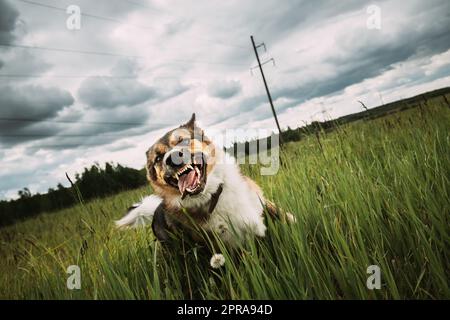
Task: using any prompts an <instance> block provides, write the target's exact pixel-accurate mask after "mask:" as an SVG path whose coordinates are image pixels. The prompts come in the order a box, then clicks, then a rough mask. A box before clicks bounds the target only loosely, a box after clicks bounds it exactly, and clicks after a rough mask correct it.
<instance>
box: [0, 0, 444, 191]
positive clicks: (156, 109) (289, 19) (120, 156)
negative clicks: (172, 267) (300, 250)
mask: <svg viewBox="0 0 450 320" xmlns="http://www.w3.org/2000/svg"><path fill="white" fill-rule="evenodd" d="M337 3H338V2H336V1H327V0H322V1H306V0H284V1H279V0H264V1H261V0H244V1H242V0H239V1H238V0H227V1H211V0H195V1H186V0H177V1H172V0H133V1H126V0H97V1H88V0H0V44H1V45H0V159H1V165H0V198H1V199H5V198H6V199H8V198H14V197H15V196H16V194H17V190H18V189H21V188H23V187H29V188H30V190H31V191H32V192H45V191H46V190H47V189H48V188H49V187H52V186H55V185H56V183H57V182H62V183H63V184H65V185H67V181H66V180H65V177H64V173H65V172H66V171H67V172H68V173H69V174H71V175H73V174H74V173H75V172H80V171H81V169H82V168H83V167H84V166H87V165H91V164H93V163H94V162H99V163H104V162H105V161H114V162H119V163H121V164H124V165H128V166H132V167H135V168H142V167H143V165H144V163H145V158H144V151H145V150H146V149H147V148H148V147H149V146H150V145H151V144H152V142H153V141H154V139H155V138H157V137H158V136H160V135H161V134H162V133H163V132H165V131H166V130H167V129H168V128H172V127H173V126H176V125H178V124H179V123H181V122H184V121H185V120H187V119H188V118H189V116H190V114H191V113H192V112H193V111H195V112H196V113H197V117H198V119H200V122H201V124H202V125H203V126H204V127H207V128H210V130H224V129H233V128H255V129H256V128H263V129H274V126H275V125H274V120H273V118H272V117H271V111H270V108H269V105H268V103H267V98H266V95H265V91H264V87H263V84H262V81H261V77H260V75H259V74H258V70H256V69H255V70H253V75H252V73H251V72H250V69H251V68H252V67H253V66H255V63H256V62H255V56H254V52H253V48H252V47H251V43H250V37H249V36H250V35H254V36H255V40H256V41H257V42H258V43H259V42H262V41H264V43H265V44H266V47H267V52H264V50H263V48H260V50H261V51H260V53H261V59H263V60H264V61H265V60H267V59H270V58H272V57H273V58H274V59H275V62H276V66H273V64H271V63H268V64H266V65H265V66H264V68H265V72H266V76H267V79H268V84H269V86H270V88H271V91H272V94H273V97H274V102H275V106H276V108H277V110H278V113H279V120H280V123H281V125H282V127H287V126H291V127H298V126H301V125H303V124H304V123H305V122H310V121H312V120H321V119H322V118H323V117H327V118H333V117H337V116H341V115H344V114H348V113H353V112H358V111H361V110H360V105H359V104H358V103H357V100H362V101H364V102H365V104H366V105H367V106H369V107H375V106H377V105H379V104H380V103H381V100H383V101H384V102H389V101H394V100H397V99H400V98H405V97H408V96H413V95H415V94H418V93H421V92H423V91H428V90H432V89H437V88H441V87H445V86H448V85H449V84H450V2H449V1H448V0H442V1H440V0H430V1H421V0H408V1H400V0H390V1H389V0H387V1H371V2H368V1H361V0H360V1H352V0H347V1H345V2H344V1H339V3H338V4H337ZM70 5H76V6H78V7H79V8H80V9H81V13H82V15H81V28H80V29H79V30H70V29H69V28H68V27H67V19H68V18H69V14H67V12H66V9H67V7H69V6H70ZM371 5H376V6H377V7H376V8H379V10H380V11H379V13H380V15H379V17H380V25H379V26H380V28H373V26H374V24H373V23H374V21H375V23H376V21H377V20H376V17H377V12H375V15H374V11H373V10H371V8H372V9H373V7H370V6H371ZM368 8H369V9H368ZM374 17H375V20H373V19H374ZM368 19H369V27H368ZM375 25H376V24H375Z"/></svg>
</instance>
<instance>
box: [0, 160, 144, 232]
mask: <svg viewBox="0 0 450 320" xmlns="http://www.w3.org/2000/svg"><path fill="white" fill-rule="evenodd" d="M72 182H73V185H72V186H71V187H68V188H67V187H64V186H63V185H62V184H61V183H59V184H58V185H57V186H56V188H50V189H48V191H47V193H44V194H40V193H36V194H31V192H30V190H29V189H28V188H24V189H22V190H20V191H19V192H18V196H19V197H18V199H15V200H9V201H6V200H3V201H0V226H4V225H9V224H12V223H15V222H16V221H17V220H23V219H26V218H29V217H32V216H36V215H38V214H40V213H42V212H53V211H58V210H61V209H64V208H68V207H70V206H73V205H75V204H77V203H79V202H80V195H81V197H82V199H83V200H85V201H86V200H90V199H94V198H101V197H106V196H110V195H113V194H116V193H119V192H122V191H125V190H130V189H135V188H139V187H141V186H144V185H145V184H146V183H147V180H146V177H145V169H142V170H136V169H133V168H128V167H124V166H121V165H120V164H116V165H114V164H112V163H108V162H107V163H106V164H105V166H104V168H102V167H101V166H100V165H99V164H94V165H92V166H91V167H90V168H84V170H83V172H82V173H81V174H76V175H75V179H74V180H73V181H72Z"/></svg>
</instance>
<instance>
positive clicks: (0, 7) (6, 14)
mask: <svg viewBox="0 0 450 320" xmlns="http://www.w3.org/2000/svg"><path fill="white" fill-rule="evenodd" d="M18 17H19V12H18V11H17V10H16V9H15V8H14V7H12V6H11V4H10V3H9V2H8V1H6V0H0V43H3V44H10V43H12V42H13V40H14V29H15V28H16V23H17V18H18Z"/></svg>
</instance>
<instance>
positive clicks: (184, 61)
mask: <svg viewBox="0 0 450 320" xmlns="http://www.w3.org/2000/svg"><path fill="white" fill-rule="evenodd" d="M20 1H22V0H20ZM0 46H1V47H13V48H21V49H32V50H46V51H57V52H65V53H79V54H87V55H100V56H114V57H126V58H134V59H145V58H146V57H145V56H137V55H125V54H120V53H110V52H101V51H89V50H76V49H66V48H55V47H43V46H30V45H24V44H6V43H0ZM168 62H169V61H168ZM170 62H179V63H199V64H207V65H229V66H231V65H232V66H245V65H246V64H243V63H229V62H216V61H201V60H190V59H171V60H170Z"/></svg>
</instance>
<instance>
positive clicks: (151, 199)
mask: <svg viewBox="0 0 450 320" xmlns="http://www.w3.org/2000/svg"><path fill="white" fill-rule="evenodd" d="M161 202H162V199H161V198H160V197H158V196H156V195H154V194H152V195H150V196H148V197H145V198H143V199H142V201H141V202H139V203H136V204H134V205H132V206H131V207H130V208H128V212H127V214H126V215H125V216H124V217H123V218H122V219H120V220H117V221H116V222H115V223H116V226H117V227H118V228H125V227H131V228H135V227H138V226H145V225H148V224H150V223H151V221H152V219H153V215H154V213H155V211H156V208H158V206H159V205H160V203H161Z"/></svg>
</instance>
